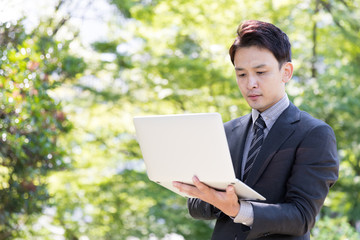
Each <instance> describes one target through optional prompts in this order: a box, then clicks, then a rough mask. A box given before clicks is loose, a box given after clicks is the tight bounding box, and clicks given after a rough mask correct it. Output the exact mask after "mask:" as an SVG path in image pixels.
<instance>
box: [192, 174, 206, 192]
mask: <svg viewBox="0 0 360 240" xmlns="http://www.w3.org/2000/svg"><path fill="white" fill-rule="evenodd" d="M192 180H193V183H194V185H195V187H197V188H198V189H199V190H200V191H201V192H206V191H208V190H209V187H208V186H206V185H205V184H204V183H202V182H200V180H199V178H198V177H197V176H194V177H193V179H192Z"/></svg>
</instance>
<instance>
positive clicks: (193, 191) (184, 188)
mask: <svg viewBox="0 0 360 240" xmlns="http://www.w3.org/2000/svg"><path fill="white" fill-rule="evenodd" d="M172 184H173V186H174V187H175V188H177V189H179V191H180V192H183V193H186V194H188V195H191V196H195V197H197V196H198V193H199V190H198V189H197V188H196V187H194V186H191V185H188V184H185V183H181V182H172Z"/></svg>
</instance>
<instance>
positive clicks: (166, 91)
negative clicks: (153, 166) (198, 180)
mask: <svg viewBox="0 0 360 240" xmlns="http://www.w3.org/2000/svg"><path fill="white" fill-rule="evenodd" d="M247 19H258V20H263V21H270V22H272V23H274V24H275V25H277V26H278V27H280V28H281V29H282V30H283V31H285V32H286V33H287V34H288V36H289V38H290V41H291V43H292V51H293V56H292V57H293V63H294V65H295V73H294V76H293V79H292V80H291V82H290V83H289V84H288V86H287V92H288V94H289V97H290V99H291V100H292V101H293V102H294V103H295V104H296V105H297V106H299V107H300V108H301V109H302V110H305V111H308V112H309V113H311V114H312V115H313V116H315V117H317V118H320V119H322V120H324V121H326V122H327V123H328V124H330V125H331V126H332V127H333V129H334V131H335V133H336V137H337V141H338V151H339V157H340V159H341V166H340V179H339V181H338V182H337V183H336V185H335V186H334V187H333V188H332V189H331V192H330V194H329V196H328V198H327V199H326V202H325V205H324V207H323V209H322V211H321V213H320V215H319V217H318V221H317V224H316V226H315V228H314V229H313V230H312V237H313V239H326V240H329V239H344V240H345V239H360V233H359V232H360V201H359V199H360V191H359V189H360V101H359V99H360V87H359V85H360V1H359V0H353V1H351V0H256V1H250V0H217V1H211V0H197V1H190V0H72V1H71V0H12V1H9V0H0V87H1V90H0V99H1V102H0V240H2V239H55V240H56V239H71V240H75V239H79V240H80V239H81V240H88V239H119V240H120V239H121V240H123V239H125V240H138V239H141V240H143V239H151V240H158V239H159V240H160V239H163V240H170V239H171V240H183V239H190V240H192V239H196V240H205V239H209V238H210V236H211V232H212V228H213V225H214V222H211V221H199V220H193V219H191V218H190V216H189V215H188V213H187V209H186V199H185V198H182V197H180V196H178V195H176V194H173V193H172V192H170V191H168V190H167V189H165V188H162V187H160V186H158V185H156V184H154V183H152V182H150V181H149V180H148V178H147V175H146V172H145V166H144V163H143V160H142V155H141V152H140V149H139V146H138V144H137V141H136V138H135V132H134V126H133V122H132V118H133V116H136V115H149V114H172V113H192V112H219V113H221V115H222V117H223V120H224V121H228V120H230V119H232V118H235V117H238V116H241V115H244V114H246V113H248V112H249V110H250V109H249V108H248V106H247V104H246V102H245V101H244V100H243V99H242V97H241V95H240V91H239V90H238V88H237V84H236V81H235V74H234V70H233V66H232V64H231V61H230V59H229V56H228V48H229V47H230V46H231V44H232V42H233V40H234V38H235V36H236V30H237V26H238V25H239V24H240V23H241V22H242V21H244V20H247Z"/></svg>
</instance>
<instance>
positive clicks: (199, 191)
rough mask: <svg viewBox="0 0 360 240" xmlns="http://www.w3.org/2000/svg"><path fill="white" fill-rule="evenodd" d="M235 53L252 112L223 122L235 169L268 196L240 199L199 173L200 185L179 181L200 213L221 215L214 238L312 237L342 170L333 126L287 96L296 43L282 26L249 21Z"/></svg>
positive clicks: (234, 47) (200, 215)
mask: <svg viewBox="0 0 360 240" xmlns="http://www.w3.org/2000/svg"><path fill="white" fill-rule="evenodd" d="M237 34H238V35H237V37H236V39H235V41H234V43H233V45H232V46H231V48H230V50H229V53H230V58H231V61H232V63H233V65H234V67H235V72H236V81H237V84H238V86H239V89H240V91H241V94H242V96H243V97H244V98H245V100H246V101H247V103H248V104H249V106H250V107H251V108H252V111H251V113H250V114H248V115H246V116H242V117H239V118H237V119H233V120H231V121H229V122H227V123H225V125H224V127H225V132H226V136H227V140H228V144H229V148H230V153H231V157H232V161H233V166H234V170H235V173H236V176H237V177H238V178H239V179H241V180H242V181H243V182H245V183H246V184H247V185H248V186H250V187H251V188H253V189H254V190H255V191H257V192H258V193H260V194H261V195H262V196H264V197H265V198H266V200H265V201H251V200H243V199H238V197H237V196H236V194H235V191H234V188H233V187H232V186H228V187H227V189H226V191H225V192H221V191H216V190H215V189H212V188H210V187H208V186H206V185H205V184H203V183H202V182H201V179H198V178H197V177H196V176H194V178H193V182H194V186H193V185H187V184H184V183H180V182H174V183H173V185H174V186H175V187H177V188H178V189H179V190H180V191H182V192H184V193H187V194H189V195H191V196H193V197H194V198H190V199H188V209H189V213H190V215H191V216H192V217H194V218H197V219H207V220H210V219H217V221H216V225H215V228H214V232H213V235H212V239H214V240H227V239H237V240H242V239H310V230H311V228H313V227H314V224H315V221H316V216H317V214H318V213H319V211H320V209H321V207H322V205H323V203H324V200H325V198H326V196H327V194H328V192H329V188H330V187H331V186H332V185H333V184H334V183H335V181H336V180H337V178H338V169H339V161H338V157H337V149H336V140H335V135H334V132H333V130H332V129H331V127H330V126H329V125H327V124H326V123H324V122H322V121H320V120H317V119H315V118H313V117H312V116H310V115H309V114H308V113H306V112H303V111H300V110H299V109H298V108H297V107H296V106H294V105H293V104H292V103H291V102H290V101H289V99H288V96H287V94H286V91H285V86H286V83H287V82H289V80H290V79H291V77H292V74H293V65H292V63H291V45H290V42H289V39H288V37H287V35H286V34H285V33H284V32H282V31H281V30H280V29H279V28H277V27H276V26H274V25H272V24H270V23H266V22H260V21H254V20H251V21H246V22H244V23H243V24H242V25H241V26H239V28H238V31H237Z"/></svg>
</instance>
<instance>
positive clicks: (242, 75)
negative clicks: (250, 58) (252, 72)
mask: <svg viewBox="0 0 360 240" xmlns="http://www.w3.org/2000/svg"><path fill="white" fill-rule="evenodd" d="M238 76H239V77H245V76H246V74H245V73H241V74H238Z"/></svg>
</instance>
